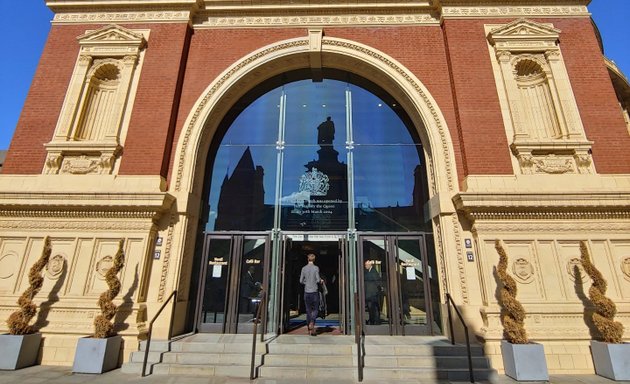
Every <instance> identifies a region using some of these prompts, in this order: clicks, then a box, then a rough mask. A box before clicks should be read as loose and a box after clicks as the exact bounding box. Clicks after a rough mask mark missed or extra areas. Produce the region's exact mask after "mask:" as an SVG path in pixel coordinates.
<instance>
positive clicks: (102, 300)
mask: <svg viewBox="0 0 630 384" xmlns="http://www.w3.org/2000/svg"><path fill="white" fill-rule="evenodd" d="M124 242H125V241H124V240H120V242H119V243H118V251H117V252H116V255H114V260H113V264H112V267H111V268H110V269H109V270H107V272H106V273H105V282H106V283H107V286H108V287H109V289H108V290H107V291H105V292H103V293H102V294H101V296H100V297H99V299H98V306H99V307H100V308H101V314H100V315H98V316H96V318H95V319H94V337H96V338H100V339H104V338H106V337H111V336H114V335H116V331H115V330H114V324H113V323H112V321H111V320H112V319H113V318H114V316H115V315H116V310H117V309H118V307H117V306H116V304H114V302H113V300H114V298H115V297H116V296H117V295H118V293H119V292H120V280H118V277H117V275H118V272H120V270H121V269H122V267H123V266H124V262H125V260H124V258H125V253H124V251H123V245H124Z"/></svg>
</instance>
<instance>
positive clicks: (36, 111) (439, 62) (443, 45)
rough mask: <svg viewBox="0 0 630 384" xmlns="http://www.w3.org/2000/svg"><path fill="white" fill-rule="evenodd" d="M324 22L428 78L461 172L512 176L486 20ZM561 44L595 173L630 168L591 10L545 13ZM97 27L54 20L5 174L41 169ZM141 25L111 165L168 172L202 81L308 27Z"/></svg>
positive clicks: (128, 171)
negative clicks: (83, 40)
mask: <svg viewBox="0 0 630 384" xmlns="http://www.w3.org/2000/svg"><path fill="white" fill-rule="evenodd" d="M512 20H513V19H487V20H450V19H447V20H445V21H444V22H443V24H442V26H430V25H428V26H397V27H360V26H357V27H330V28H324V34H325V35H326V36H330V37H338V38H343V39H348V40H352V41H357V42H359V43H362V44H365V45H367V46H370V47H373V48H375V49H377V50H380V51H382V52H384V53H385V54H387V55H390V56H391V57H393V58H394V59H396V60H398V61H399V62H400V63H402V64H403V65H404V66H405V67H406V68H407V69H409V70H410V71H411V72H413V73H414V74H415V75H416V76H417V77H418V78H419V79H420V81H421V82H422V83H423V84H424V85H425V86H426V87H427V89H428V90H429V92H430V93H431V95H432V96H433V97H434V98H435V100H436V101H437V103H438V106H439V107H440V110H441V111H442V113H443V114H444V117H445V119H446V124H447V125H448V128H449V130H450V134H451V137H452V139H453V147H454V152H455V155H456V159H455V160H456V165H457V169H458V173H459V175H460V179H463V178H465V177H466V176H467V175H485V174H487V175H490V174H512V173H513V169H512V165H511V161H510V156H511V155H510V153H509V148H508V138H507V137H506V135H505V129H504V126H503V125H504V123H503V119H502V116H501V109H500V105H499V100H498V95H497V89H496V85H495V79H494V75H493V71H492V63H491V56H490V54H489V52H488V48H487V40H486V36H485V32H484V24H502V23H508V22H510V21H512ZM537 21H539V22H545V23H552V24H553V25H554V27H555V28H558V29H560V30H561V31H562V32H561V35H560V47H561V50H562V54H563V57H564V61H565V65H566V68H567V71H568V73H569V77H570V82H571V85H572V87H573V91H574V94H575V98H576V101H577V104H578V107H579V112H580V115H581V118H582V121H583V124H584V128H585V132H586V136H587V138H588V140H591V141H593V142H594V144H593V147H592V148H593V158H594V162H595V167H596V169H597V172H598V173H602V174H606V173H609V174H618V173H630V152H629V151H628V150H627V148H629V147H630V137H629V136H628V134H627V130H626V127H625V123H624V120H623V117H622V115H621V112H620V109H619V106H618V103H617V101H616V97H615V92H614V90H613V88H612V84H611V81H610V78H609V77H608V73H607V70H606V68H605V65H604V61H603V57H602V54H601V51H600V49H599V45H598V43H597V39H596V36H595V32H594V30H593V27H592V25H591V22H590V20H589V19H588V18H566V19H544V20H537ZM101 26H102V25H55V26H53V28H52V30H51V32H50V36H49V38H48V42H47V44H46V47H45V50H44V53H43V55H42V58H41V61H40V65H39V67H38V70H37V73H36V75H35V78H34V80H33V84H32V88H31V91H30V93H29V95H28V98H27V100H26V103H25V106H24V109H23V112H22V115H21V118H20V120H19V123H18V126H17V128H16V131H15V136H14V138H13V141H12V143H11V147H10V149H9V153H8V156H7V160H6V163H5V165H4V169H3V173H5V174H40V173H41V172H42V168H43V163H44V160H45V157H46V151H45V148H44V144H45V143H47V142H49V141H50V140H51V138H52V135H53V132H54V129H55V125H56V123H57V119H58V116H59V112H60V109H61V106H62V103H63V100H64V96H65V93H66V90H67V87H68V83H69V81H70V76H71V74H72V70H73V67H74V64H75V61H76V58H77V54H78V49H79V46H78V43H77V40H76V37H77V36H79V35H82V34H83V33H85V31H86V30H89V29H96V28H99V27H101ZM123 26H125V27H128V28H132V29H150V30H151V32H150V37H149V39H148V45H147V48H146V55H145V58H144V64H143V68H142V72H141V76H140V79H139V83H138V88H137V94H136V98H135V102H134V105H133V110H132V111H131V120H130V125H129V131H128V134H127V136H126V140H125V143H124V154H123V156H122V160H121V165H120V170H119V173H120V174H123V175H134V174H135V175H157V174H160V175H162V176H165V177H166V176H167V175H168V173H169V170H170V169H171V168H172V167H173V156H174V152H175V148H176V146H177V138H178V137H179V135H180V133H181V131H182V128H183V125H184V122H185V120H186V118H187V117H188V115H189V114H190V112H191V109H192V107H193V105H194V103H195V102H196V101H197V100H198V98H199V97H200V96H201V95H202V93H203V91H204V89H206V88H207V87H208V85H210V84H211V83H212V82H213V80H214V79H215V78H216V77H217V76H218V75H219V74H220V73H221V72H222V71H224V70H225V69H226V68H228V67H229V66H230V65H232V64H233V63H234V62H235V61H236V60H237V59H239V58H240V57H243V56H245V55H247V54H248V53H250V52H252V51H255V50H257V49H260V48H261V47H263V46H265V45H268V44H272V43H274V42H278V41H281V40H285V39H289V38H295V37H301V36H305V35H306V33H307V30H306V28H278V29H248V28H242V29H199V30H195V31H193V30H192V29H191V28H190V27H189V26H188V25H187V24H184V23H165V24H152V25H149V24H142V25H141V24H134V25H124V24H123Z"/></svg>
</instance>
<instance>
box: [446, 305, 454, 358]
mask: <svg viewBox="0 0 630 384" xmlns="http://www.w3.org/2000/svg"><path fill="white" fill-rule="evenodd" d="M451 300H452V299H451V295H450V294H448V293H447V294H446V309H447V313H448V330H449V332H450V334H451V344H452V345H455V332H454V331H453V317H452V315H451Z"/></svg>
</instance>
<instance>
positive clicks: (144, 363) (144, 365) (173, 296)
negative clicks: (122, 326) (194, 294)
mask: <svg viewBox="0 0 630 384" xmlns="http://www.w3.org/2000/svg"><path fill="white" fill-rule="evenodd" d="M171 299H173V308H172V311H171V323H170V324H169V326H168V339H169V340H170V339H171V332H172V331H173V319H174V317H175V304H176V303H177V290H174V291H173V292H171V294H170V295H169V296H168V298H167V299H166V301H164V304H162V306H161V307H160V309H159V310H158V311H157V313H156V314H155V316H153V319H151V321H150V322H149V331H148V332H147V345H146V347H145V350H144V359H143V360H142V377H145V376H146V369H147V358H148V357H149V347H150V346H151V333H152V332H153V323H154V322H155V320H157V318H158V316H160V313H162V310H163V309H164V307H166V304H168V302H169V301H170V300H171Z"/></svg>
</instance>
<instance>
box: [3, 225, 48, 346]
mask: <svg viewBox="0 0 630 384" xmlns="http://www.w3.org/2000/svg"><path fill="white" fill-rule="evenodd" d="M51 252H52V247H51V246H50V238H49V237H48V236H46V238H45V239H44V250H43V251H42V255H41V256H40V257H39V259H38V260H37V262H35V264H33V266H32V267H31V270H30V271H29V273H28V282H29V286H28V288H26V291H24V293H22V296H20V298H19V299H18V301H17V303H18V305H19V306H20V309H18V310H17V311H15V312H13V313H12V314H11V315H10V316H9V319H8V320H7V325H8V326H9V334H11V335H29V334H31V333H35V330H34V329H33V326H32V325H29V322H30V321H31V319H32V318H33V317H35V314H37V305H36V304H35V303H33V297H35V295H37V293H38V292H39V290H40V289H41V288H42V285H44V277H43V276H42V271H43V270H44V268H45V267H46V265H47V264H48V260H49V259H50V254H51Z"/></svg>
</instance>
